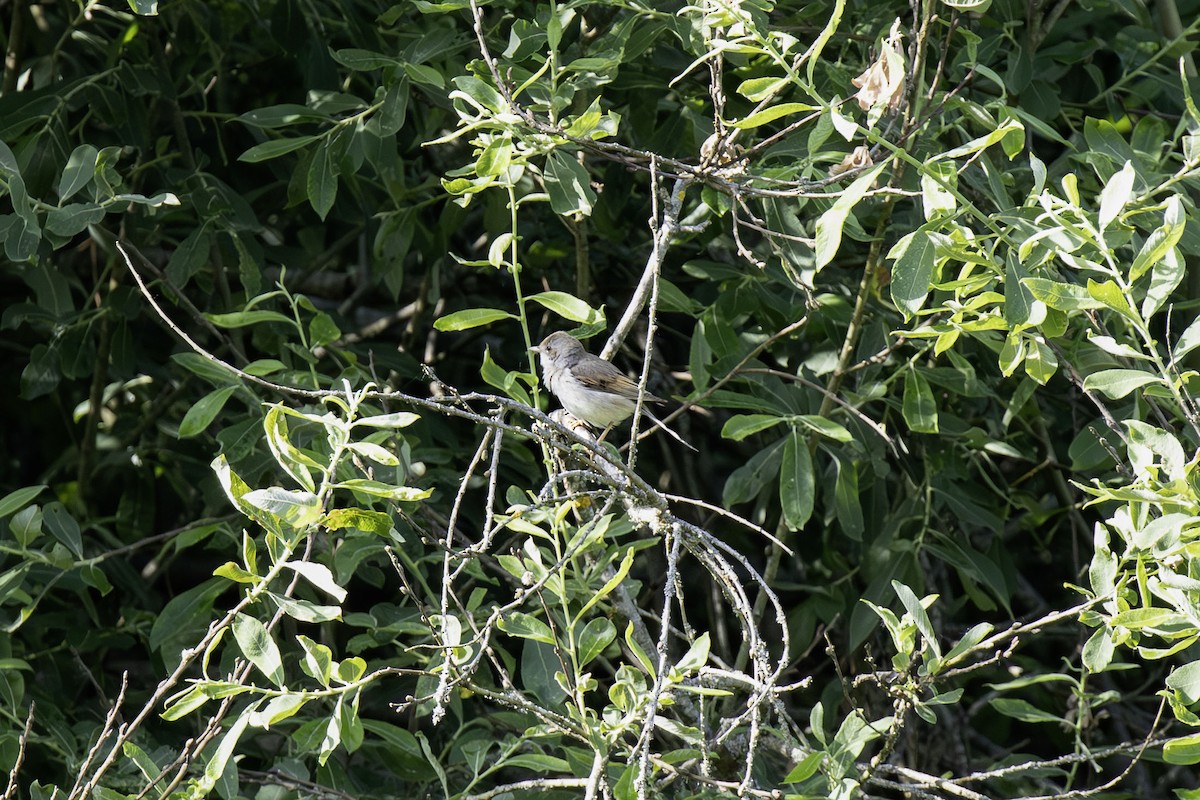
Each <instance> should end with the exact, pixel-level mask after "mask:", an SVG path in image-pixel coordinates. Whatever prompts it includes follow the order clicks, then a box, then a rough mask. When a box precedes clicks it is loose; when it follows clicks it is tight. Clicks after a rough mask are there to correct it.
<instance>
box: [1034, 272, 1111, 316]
mask: <svg viewBox="0 0 1200 800" xmlns="http://www.w3.org/2000/svg"><path fill="white" fill-rule="evenodd" d="M1021 283H1023V284H1025V288H1027V289H1028V290H1029V292H1030V294H1032V295H1033V296H1034V298H1036V299H1038V300H1041V301H1042V302H1043V303H1045V304H1046V305H1048V306H1050V308H1053V309H1057V310H1058V311H1088V310H1090V309H1093V308H1104V303H1102V302H1100V301H1099V300H1097V299H1096V298H1094V297H1092V295H1091V294H1089V293H1088V290H1087V289H1085V288H1083V287H1082V286H1076V285H1075V284H1073V283H1064V282H1062V281H1052V280H1049V279H1047V278H1025V279H1023V280H1022V281H1021Z"/></svg>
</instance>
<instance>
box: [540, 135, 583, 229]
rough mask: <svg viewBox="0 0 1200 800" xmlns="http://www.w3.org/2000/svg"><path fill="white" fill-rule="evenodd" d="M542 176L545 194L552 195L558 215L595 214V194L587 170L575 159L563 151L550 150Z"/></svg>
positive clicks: (554, 208)
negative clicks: (593, 209) (593, 208)
mask: <svg viewBox="0 0 1200 800" xmlns="http://www.w3.org/2000/svg"><path fill="white" fill-rule="evenodd" d="M543 178H544V179H545V183H546V193H547V194H548V195H549V196H550V208H551V210H552V211H554V213H555V214H559V215H562V216H570V215H572V214H583V215H584V216H585V217H586V216H588V215H590V214H591V213H592V206H594V205H595V204H596V193H595V192H594V191H592V186H591V178H590V177H589V176H588V172H587V170H586V169H584V168H583V165H582V164H580V163H579V162H578V161H576V160H575V159H574V158H571V157H569V156H567V155H566V154H564V153H563V152H562V151H560V150H553V151H551V152H550V155H549V156H547V157H546V168H545V171H544V173H543Z"/></svg>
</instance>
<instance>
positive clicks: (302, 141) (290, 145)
mask: <svg viewBox="0 0 1200 800" xmlns="http://www.w3.org/2000/svg"><path fill="white" fill-rule="evenodd" d="M320 138H321V137H320V136H300V137H297V138H295V139H272V140H270V141H267V142H261V143H259V144H256V145H254V146H253V147H251V148H250V149H249V150H247V151H246V152H244V153H242V154H241V155H240V156H238V161H244V162H246V163H247V164H258V163H260V162H262V161H270V160H271V159H272V158H279V157H280V156H282V155H284V154H286V153H291V152H292V151H294V150H299V149H300V148H301V147H307V146H308V145H310V144H312V143H313V142H315V141H317V140H318V139H320Z"/></svg>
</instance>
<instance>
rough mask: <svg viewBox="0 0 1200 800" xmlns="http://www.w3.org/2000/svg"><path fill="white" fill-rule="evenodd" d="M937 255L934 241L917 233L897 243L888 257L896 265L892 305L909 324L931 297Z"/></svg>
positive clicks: (891, 286) (921, 233)
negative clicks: (930, 290)
mask: <svg viewBox="0 0 1200 800" xmlns="http://www.w3.org/2000/svg"><path fill="white" fill-rule="evenodd" d="M936 255H937V248H936V247H935V246H934V241H933V237H932V236H930V234H928V233H925V232H924V231H922V230H916V231H913V232H912V233H910V234H908V235H907V236H905V237H904V238H902V239H901V240H900V241H898V242H896V244H895V245H894V246H893V247H892V249H891V250H890V251H889V252H888V254H887V257H888V258H890V259H894V260H895V262H896V263H895V265H894V266H893V267H892V282H891V284H890V287H889V288H890V291H891V293H892V302H894V303H895V304H896V307H897V308H899V309H900V311H901V313H903V314H904V319H905V320H908V319H911V318H912V315H913V314H915V313H917V312H918V311H919V310H920V309H921V306H923V305H924V304H925V298H926V297H928V296H929V287H930V285H931V284H932V283H933V274H934V267H935V265H936Z"/></svg>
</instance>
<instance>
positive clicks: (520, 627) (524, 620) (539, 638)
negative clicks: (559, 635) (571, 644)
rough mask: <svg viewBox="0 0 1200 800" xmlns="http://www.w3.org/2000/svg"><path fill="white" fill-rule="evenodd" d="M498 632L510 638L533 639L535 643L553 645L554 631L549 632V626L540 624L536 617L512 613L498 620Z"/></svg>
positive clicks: (516, 612) (522, 613) (517, 612)
mask: <svg viewBox="0 0 1200 800" xmlns="http://www.w3.org/2000/svg"><path fill="white" fill-rule="evenodd" d="M498 624H499V627H500V630H502V631H504V632H505V633H507V634H509V635H510V636H519V637H520V638H522V639H533V640H534V641H536V642H545V643H546V644H550V645H552V644H555V643H556V640H555V638H554V631H552V630H550V626H549V625H547V624H546V623H544V622H542V621H541V620H540V619H538V618H537V617H534V616H531V615H529V614H526V613H524V612H521V611H513V612H512V613H510V614H507V615H505V616H503V617H501V618H500V622H499V623H498Z"/></svg>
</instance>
